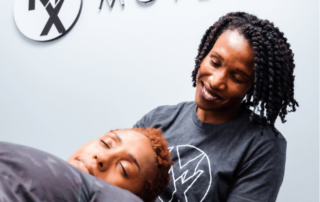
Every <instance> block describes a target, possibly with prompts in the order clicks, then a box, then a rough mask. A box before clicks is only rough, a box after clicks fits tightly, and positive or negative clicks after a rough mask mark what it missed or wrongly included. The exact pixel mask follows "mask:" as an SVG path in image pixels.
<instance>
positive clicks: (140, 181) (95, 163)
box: [67, 130, 156, 194]
mask: <svg viewBox="0 0 320 202" xmlns="http://www.w3.org/2000/svg"><path fill="white" fill-rule="evenodd" d="M67 162H68V163H70V164H72V165H73V166H75V167H77V168H78V169H80V170H82V171H84V172H86V173H88V174H91V175H93V176H95V177H97V178H100V179H102V180H104V181H107V182H109V183H111V184H113V185H115V186H118V187H120V188H123V189H126V190H129V191H131V192H132V193H134V194H137V193H138V192H140V191H141V189H142V188H143V185H144V182H145V181H146V180H147V178H148V177H150V176H152V171H153V170H154V169H155V165H156V161H155V152H154V151H153V149H152V146H151V143H150V140H149V139H148V138H147V137H146V136H144V135H143V134H141V133H139V132H136V131H133V130H117V131H113V132H109V133H107V134H105V135H104V136H102V137H101V138H98V139H96V140H93V141H91V142H88V143H87V144H85V145H83V146H82V147H81V148H80V149H79V150H78V151H76V152H75V153H74V154H73V155H72V156H71V157H70V158H69V159H68V160H67Z"/></svg>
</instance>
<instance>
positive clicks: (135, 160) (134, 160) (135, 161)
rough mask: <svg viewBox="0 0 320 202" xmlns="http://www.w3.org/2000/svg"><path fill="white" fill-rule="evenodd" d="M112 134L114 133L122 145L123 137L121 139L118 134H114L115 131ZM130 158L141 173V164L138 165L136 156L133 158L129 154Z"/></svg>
mask: <svg viewBox="0 0 320 202" xmlns="http://www.w3.org/2000/svg"><path fill="white" fill-rule="evenodd" d="M112 133H113V134H114V136H115V137H116V138H117V140H118V141H119V142H120V143H122V139H121V137H120V136H119V135H118V134H117V133H116V132H114V131H113V132H112ZM129 157H130V158H131V160H132V161H133V162H134V163H135V164H136V165H137V167H138V170H139V172H140V166H139V163H138V161H137V159H136V158H135V157H134V156H132V154H129Z"/></svg>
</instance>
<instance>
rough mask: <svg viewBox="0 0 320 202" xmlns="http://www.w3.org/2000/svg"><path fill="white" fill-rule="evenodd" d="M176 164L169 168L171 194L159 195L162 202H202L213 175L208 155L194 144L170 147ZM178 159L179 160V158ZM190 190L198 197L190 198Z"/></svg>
mask: <svg viewBox="0 0 320 202" xmlns="http://www.w3.org/2000/svg"><path fill="white" fill-rule="evenodd" d="M169 150H170V151H171V155H172V159H174V160H175V162H176V163H175V164H174V165H173V166H172V167H171V169H170V170H169V173H170V176H171V179H170V185H169V186H170V190H173V191H172V193H171V194H163V195H161V196H160V197H159V200H160V201H162V202H173V201H177V198H179V199H180V202H195V201H197V202H202V201H203V200H204V199H205V198H206V196H207V194H208V191H209V189H210V185H211V181H212V176H211V167H210V160H209V157H208V155H207V154H206V153H205V152H203V151H202V150H200V149H199V148H197V147H195V146H192V145H179V146H175V147H169ZM176 159H177V160H178V161H177V160H176ZM188 191H192V192H193V193H196V194H192V195H193V196H197V199H194V198H190V197H191V196H192V195H190V196H189V195H188Z"/></svg>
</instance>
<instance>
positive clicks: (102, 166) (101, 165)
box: [93, 151, 116, 171]
mask: <svg viewBox="0 0 320 202" xmlns="http://www.w3.org/2000/svg"><path fill="white" fill-rule="evenodd" d="M93 158H94V159H95V160H96V166H97V168H98V169H99V170H100V171H106V170H108V167H109V166H110V165H112V161H114V160H115V159H116V153H115V152H113V151H108V152H107V151H100V152H98V153H97V154H95V155H94V156H93Z"/></svg>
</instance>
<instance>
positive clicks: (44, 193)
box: [0, 142, 142, 202]
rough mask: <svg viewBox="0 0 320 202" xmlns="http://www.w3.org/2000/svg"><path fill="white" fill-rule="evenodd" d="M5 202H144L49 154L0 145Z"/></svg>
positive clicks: (1, 197)
mask: <svg viewBox="0 0 320 202" xmlns="http://www.w3.org/2000/svg"><path fill="white" fill-rule="evenodd" d="M0 201H1V202H40V201H43V202H128V201H130V202H142V200H140V198H138V197H137V196H135V195H133V194H132V193H131V192H129V191H127V190H123V189H120V188H119V187H116V186H114V185H111V184H110V183H108V182H105V181H102V180H100V179H98V178H96V177H94V176H91V175H89V174H87V173H85V172H82V171H80V170H79V169H77V168H76V167H74V166H72V165H70V164H68V163H67V162H65V161H63V160H61V159H59V158H57V157H55V156H53V155H51V154H48V153H46V152H43V151H40V150H37V149H33V148H30V147H26V146H21V145H16V144H11V143H6V142H0Z"/></svg>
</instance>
